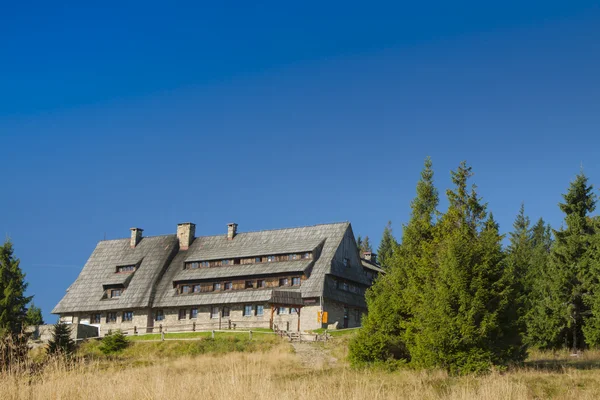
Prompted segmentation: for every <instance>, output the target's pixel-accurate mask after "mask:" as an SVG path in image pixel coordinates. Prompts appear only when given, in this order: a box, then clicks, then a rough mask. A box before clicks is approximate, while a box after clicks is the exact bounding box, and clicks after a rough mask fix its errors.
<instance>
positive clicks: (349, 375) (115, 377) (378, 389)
mask: <svg viewBox="0 0 600 400" xmlns="http://www.w3.org/2000/svg"><path fill="white" fill-rule="evenodd" d="M257 336H258V335H257ZM262 336H264V337H265V338H264V339H259V340H253V341H249V340H248V339H242V338H237V337H235V336H233V337H229V338H217V339H216V340H211V339H205V340H194V341H191V340H182V341H165V342H142V341H136V342H135V343H132V345H131V346H130V347H129V348H128V349H126V350H125V351H124V352H123V353H122V354H120V355H118V356H111V357H106V356H103V355H101V353H99V352H98V349H97V346H98V343H97V342H89V343H87V344H86V345H84V346H83V347H82V348H81V349H80V355H81V356H84V357H85V361H82V360H81V359H80V360H78V361H75V362H73V363H72V364H71V365H65V364H64V363H58V362H52V363H50V364H49V365H48V366H47V367H46V368H45V369H44V370H42V371H40V372H39V373H36V374H33V375H4V376H0V397H1V398H2V399H10V400H12V399H15V400H16V399H69V400H73V399H119V400H122V399H128V398H132V399H133V398H135V399H180V398H188V397H189V398H196V397H198V398H202V399H203V400H207V399H236V400H237V399H262V398H277V399H280V400H288V399H300V400H309V399H310V400H314V399H318V398H323V399H328V400H329V399H332V400H337V399H340V400H341V399H344V400H349V399H369V400H375V399H515V400H520V399H546V398H554V399H597V398H600V352H592V351H590V352H586V353H583V354H582V355H581V356H580V357H572V356H571V355H570V354H569V353H568V352H558V353H533V354H532V355H531V357H530V359H529V360H528V361H527V363H526V364H525V366H523V367H519V368H516V369H511V370H509V371H508V372H505V373H499V372H492V373H490V374H488V375H485V376H466V377H451V376H448V375H447V374H446V373H445V372H443V371H412V370H403V371H398V372H393V373H391V372H386V371H382V370H372V369H371V370H353V369H351V368H349V367H348V365H347V363H346V362H345V361H344V356H345V355H346V352H347V347H346V344H347V341H348V338H349V337H350V336H351V335H343V336H339V337H334V338H333V340H331V341H330V342H328V343H316V344H302V345H301V346H298V345H294V346H293V347H292V346H291V345H290V344H289V343H286V342H283V341H281V339H279V338H278V337H276V336H275V335H262ZM267 338H268V339H267ZM306 350H309V352H310V353H311V354H310V357H312V358H310V357H309V358H308V359H307V358H306V354H305V352H306ZM324 354H327V355H328V357H324V358H322V359H321V360H320V361H319V355H324ZM315 357H316V358H315ZM303 360H304V361H306V360H308V362H302V361H303Z"/></svg>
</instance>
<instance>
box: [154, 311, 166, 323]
mask: <svg viewBox="0 0 600 400" xmlns="http://www.w3.org/2000/svg"><path fill="white" fill-rule="evenodd" d="M164 319H165V312H164V311H163V310H156V312H155V314H154V320H155V321H163V320H164Z"/></svg>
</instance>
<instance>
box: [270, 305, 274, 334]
mask: <svg viewBox="0 0 600 400" xmlns="http://www.w3.org/2000/svg"><path fill="white" fill-rule="evenodd" d="M273 314H275V306H274V305H273V304H271V320H270V321H269V329H273Z"/></svg>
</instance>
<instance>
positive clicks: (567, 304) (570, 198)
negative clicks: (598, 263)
mask: <svg viewBox="0 0 600 400" xmlns="http://www.w3.org/2000/svg"><path fill="white" fill-rule="evenodd" d="M563 198H564V203H560V204H559V207H560V209H561V211H562V212H563V213H564V214H565V220H564V224H565V225H564V226H563V228H561V229H560V230H557V231H554V236H555V242H554V246H553V247H552V251H551V253H550V264H549V274H548V279H549V280H550V281H549V283H550V287H549V291H548V295H549V296H550V298H549V300H548V304H547V313H548V316H549V318H550V319H551V320H552V321H554V324H555V327H556V328H558V329H556V330H555V331H554V332H548V337H547V338H546V341H547V342H548V343H549V345H550V346H552V347H558V346H560V345H561V344H563V345H565V346H568V347H571V348H572V349H573V350H574V351H575V350H578V349H582V348H584V347H585V342H584V330H585V329H584V322H585V319H586V318H587V317H588V316H589V315H590V314H591V312H592V310H591V304H590V300H588V299H591V298H592V297H593V295H594V289H595V287H594V284H593V282H594V281H595V277H594V276H593V275H592V273H593V265H592V264H593V261H594V254H593V252H592V251H591V250H593V248H594V246H593V244H594V243H593V238H594V233H595V232H594V228H595V224H594V221H593V219H592V218H591V217H590V213H591V212H593V211H594V209H595V208H596V195H595V194H594V192H593V187H592V186H591V185H588V178H587V177H586V176H585V175H584V174H583V173H580V174H579V175H577V177H576V178H575V180H574V181H573V182H571V185H570V186H569V190H568V192H567V194H565V195H563Z"/></svg>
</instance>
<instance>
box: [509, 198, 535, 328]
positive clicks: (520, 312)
mask: <svg viewBox="0 0 600 400" xmlns="http://www.w3.org/2000/svg"><path fill="white" fill-rule="evenodd" d="M532 258H533V239H532V231H531V227H530V221H529V218H528V217H527V216H526V215H525V206H524V205H523V204H521V208H520V209H519V213H518V214H517V217H516V219H515V222H514V223H513V231H512V232H511V233H510V244H509V246H508V249H507V257H506V264H507V268H508V270H509V272H510V274H512V276H514V278H515V282H514V283H515V287H514V293H515V297H514V299H513V303H514V305H515V307H516V313H517V316H518V319H519V321H518V322H519V326H520V330H521V331H522V332H524V331H525V318H526V317H525V316H526V315H527V312H528V310H529V304H530V294H531V289H532V282H531V281H530V278H531V275H530V269H531V263H532V261H533V260H532Z"/></svg>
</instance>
